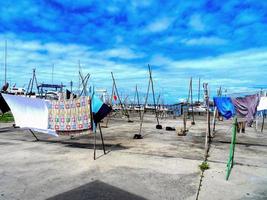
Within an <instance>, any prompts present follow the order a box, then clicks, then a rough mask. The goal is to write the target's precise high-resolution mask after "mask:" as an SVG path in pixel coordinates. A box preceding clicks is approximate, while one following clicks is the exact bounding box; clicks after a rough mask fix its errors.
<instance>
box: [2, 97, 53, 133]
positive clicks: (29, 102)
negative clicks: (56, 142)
mask: <svg viewBox="0 0 267 200" xmlns="http://www.w3.org/2000/svg"><path fill="white" fill-rule="evenodd" d="M2 96H3V97H4V99H5V101H6V103H7V104H8V106H9V107H10V109H11V112H12V114H13V116H14V120H15V124H16V126H19V127H20V128H29V129H32V130H34V131H39V132H43V133H48V134H52V135H56V136H57V134H56V133H55V131H54V130H48V109H47V103H46V101H45V100H43V99H36V98H28V97H23V96H16V95H9V94H2Z"/></svg>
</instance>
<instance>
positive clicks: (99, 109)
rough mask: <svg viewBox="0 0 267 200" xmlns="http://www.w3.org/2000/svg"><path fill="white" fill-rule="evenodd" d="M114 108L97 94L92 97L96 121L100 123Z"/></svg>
mask: <svg viewBox="0 0 267 200" xmlns="http://www.w3.org/2000/svg"><path fill="white" fill-rule="evenodd" d="M111 110H112V107H111V106H110V105H107V104H105V103H103V102H102V101H101V100H100V99H99V98H98V97H97V96H96V95H94V94H93V97H92V112H93V118H94V122H95V123H98V122H100V121H101V120H102V119H104V118H105V117H106V116H107V115H108V114H109V113H110V112H111Z"/></svg>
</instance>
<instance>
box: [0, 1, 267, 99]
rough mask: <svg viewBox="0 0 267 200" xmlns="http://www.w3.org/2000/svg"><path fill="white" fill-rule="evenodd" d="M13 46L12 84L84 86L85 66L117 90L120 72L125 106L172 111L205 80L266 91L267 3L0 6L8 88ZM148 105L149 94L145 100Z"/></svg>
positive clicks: (95, 79) (101, 84)
mask: <svg viewBox="0 0 267 200" xmlns="http://www.w3.org/2000/svg"><path fill="white" fill-rule="evenodd" d="M5 40H7V42H8V63H7V65H8V80H9V81H10V82H11V83H16V84H17V85H19V86H24V85H27V83H28V81H29V78H30V76H31V71H32V69H33V68H36V70H37V78H38V81H39V82H51V79H52V78H51V71H52V65H53V64H54V66H55V68H54V83H61V82H63V83H64V84H66V85H69V82H70V81H71V80H72V81H74V85H75V86H76V87H77V85H78V72H77V70H78V60H80V62H81V67H82V71H83V73H90V74H91V78H90V84H92V85H95V87H96V88H107V89H108V90H110V89H111V86H112V80H111V75H110V72H111V71H112V72H113V73H114V75H115V77H116V78H117V84H118V88H119V90H120V92H121V93H122V95H123V96H126V95H127V94H130V95H132V97H130V98H133V94H134V89H135V85H136V84H138V88H139V89H140V91H141V92H145V91H146V87H147V84H148V83H147V77H148V72H147V64H150V65H151V66H152V69H153V76H154V80H155V89H156V93H157V95H158V94H159V93H160V94H161V96H162V97H163V98H164V101H165V102H167V103H173V102H177V101H179V100H181V99H183V98H185V97H186V94H187V90H188V83H189V78H190V77H192V78H193V82H194V84H193V86H194V88H193V90H194V94H195V95H196V94H197V87H198V86H197V84H198V77H200V78H201V80H202V81H205V82H208V83H209V87H210V91H211V93H212V94H215V92H216V90H217V88H218V87H219V86H222V87H223V89H227V92H228V93H233V92H246V91H254V90H259V89H260V88H267V81H266V77H267V70H266V69H267V1H264V0H258V1H256V0H254V1H251V0H242V1H241V0H239V1H237V0H230V1H221V0H218V1H217V0H213V1H203V0H202V1H201V0H197V1H196V0H191V1H190V0H186V1H179V0H169V1H150V0H147V1H145V0H143V1H138V0H128V1H123V0H117V1H115V0H109V1H89V0H76V1H73V0H64V1H63V0H46V1H36V0H33V1H30V0H17V1H14V0H5V1H1V2H0V52H2V53H1V54H0V64H1V66H0V67H1V74H0V80H1V82H3V80H4V73H3V71H4V43H5ZM141 96H143V94H142V95H141Z"/></svg>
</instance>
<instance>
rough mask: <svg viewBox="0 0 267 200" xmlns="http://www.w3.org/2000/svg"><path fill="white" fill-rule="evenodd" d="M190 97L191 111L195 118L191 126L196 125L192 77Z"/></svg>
mask: <svg viewBox="0 0 267 200" xmlns="http://www.w3.org/2000/svg"><path fill="white" fill-rule="evenodd" d="M190 97H191V110H192V118H193V121H192V122H191V124H192V125H195V116H194V102H193V85H192V77H191V80H190Z"/></svg>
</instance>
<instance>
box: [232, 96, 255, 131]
mask: <svg viewBox="0 0 267 200" xmlns="http://www.w3.org/2000/svg"><path fill="white" fill-rule="evenodd" d="M259 100H260V98H259V96H258V95H257V94H254V95H248V96H245V97H237V98H232V102H233V104H234V106H235V110H236V114H237V116H240V117H244V118H245V119H246V122H247V125H248V126H251V124H252V122H253V120H254V117H255V115H256V112H257V106H258V104H259Z"/></svg>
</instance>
